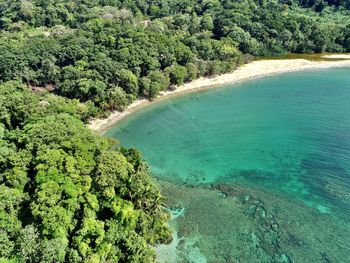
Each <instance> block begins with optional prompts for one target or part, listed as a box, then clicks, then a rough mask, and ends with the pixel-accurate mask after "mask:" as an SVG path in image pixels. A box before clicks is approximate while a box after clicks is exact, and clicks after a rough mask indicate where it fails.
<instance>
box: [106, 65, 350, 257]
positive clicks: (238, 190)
mask: <svg viewBox="0 0 350 263" xmlns="http://www.w3.org/2000/svg"><path fill="white" fill-rule="evenodd" d="M349 72H350V69H349V68H342V69H326V70H315V71H303V72H297V73H287V74H281V75H276V76H272V77H266V78H262V79H257V80H251V81H247V82H244V83H240V84H235V85H228V86H225V87H222V88H220V89H211V90H207V91H203V92H199V93H194V94H187V95H184V96H181V97H176V98H171V99H169V100H165V101H162V102H159V103H157V104H154V105H152V106H150V107H147V108H144V109H142V110H141V111H138V112H136V113H134V114H132V115H130V116H129V117H128V118H126V119H124V120H122V121H121V122H119V123H118V124H117V125H116V126H115V127H113V128H111V129H110V130H109V131H107V132H106V134H105V136H109V137H115V138H118V139H119V140H120V141H121V143H122V144H123V145H126V146H129V147H136V148H138V149H139V150H141V152H142V153H143V156H144V158H145V159H146V160H147V162H148V163H149V164H150V171H151V174H152V176H153V177H154V178H155V179H156V180H158V183H159V184H160V185H161V188H162V191H163V194H164V195H165V196H167V199H166V203H167V205H168V206H169V207H170V208H171V211H172V212H173V213H174V214H175V213H176V212H179V211H180V212H179V213H178V215H177V217H176V219H174V221H173V227H174V228H175V229H176V231H177V235H178V237H179V240H180V241H179V243H178V244H177V246H176V249H177V250H176V253H177V254H176V259H174V258H168V259H167V260H168V262H176V261H177V262H350V256H349V255H350V174H349V172H350V133H349V131H350V74H349ZM165 257H166V255H165ZM161 260H164V259H161Z"/></svg>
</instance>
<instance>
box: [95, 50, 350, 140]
mask: <svg viewBox="0 0 350 263" xmlns="http://www.w3.org/2000/svg"><path fill="white" fill-rule="evenodd" d="M339 56H341V57H339ZM324 57H325V58H327V59H329V58H332V59H339V58H341V59H342V60H339V61H337V60H336V61H310V60H306V59H282V60H258V61H254V62H251V63H248V64H246V65H243V66H242V67H239V68H238V69H236V70H235V71H233V72H232V73H227V74H223V75H220V76H216V77H211V78H199V79H196V80H194V81H192V82H189V83H186V84H184V85H181V86H178V87H176V89H175V90H173V91H164V92H162V93H161V94H160V95H159V96H158V97H157V98H156V99H154V100H152V101H149V100H147V99H138V100H136V101H135V102H133V103H132V104H130V105H129V106H128V107H127V109H126V110H125V111H123V112H119V111H115V112H113V113H112V114H111V115H110V116H109V117H107V118H105V119H93V120H92V121H91V122H90V123H89V124H88V127H89V128H90V129H91V130H93V131H96V132H97V133H100V134H102V133H103V132H105V131H106V130H107V129H108V128H110V127H111V126H113V125H114V124H116V123H117V122H118V121H120V120H121V119H123V118H124V117H126V116H127V115H129V114H131V113H133V112H135V111H136V110H139V109H141V108H143V107H145V106H147V105H150V104H153V103H156V102H158V101H160V100H163V99H165V98H168V97H171V96H174V95H179V94H183V93H187V92H193V91H197V90H200V89H204V88H209V87H219V86H222V85H225V84H230V83H238V82H242V81H245V80H249V79H255V78H261V77H265V76H270V75H275V74H279V73H285V72H293V71H300V70H307V69H323V68H331V67H350V54H342V55H338V54H335V55H326V56H324Z"/></svg>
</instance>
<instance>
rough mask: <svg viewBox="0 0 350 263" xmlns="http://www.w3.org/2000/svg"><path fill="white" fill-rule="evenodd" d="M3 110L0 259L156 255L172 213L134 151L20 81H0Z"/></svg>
mask: <svg viewBox="0 0 350 263" xmlns="http://www.w3.org/2000/svg"><path fill="white" fill-rule="evenodd" d="M0 112H1V115H0V200H1V203H0V262H151V261H153V259H154V254H153V251H152V249H151V248H150V245H153V244H155V243H156V242H164V241H166V240H167V239H169V238H170V235H169V230H168V228H167V225H166V220H167V214H166V213H165V212H164V211H163V210H162V207H161V204H162V203H161V200H162V199H161V196H160V193H159V191H158V190H157V188H156V187H155V186H154V185H153V183H152V182H151V180H150V177H149V176H148V174H147V166H146V165H145V164H144V163H143V162H142V160H141V156H140V154H139V153H138V152H137V151H136V150H133V149H129V150H127V149H124V148H122V147H119V146H118V147H117V146H116V145H115V143H114V142H112V141H108V140H107V139H102V138H99V137H97V136H96V135H94V134H92V132H91V131H90V130H88V129H87V128H86V127H85V126H84V124H83V122H82V121H81V120H80V119H83V118H85V117H86V113H87V112H88V110H87V108H86V106H85V105H82V104H80V103H79V102H77V101H71V100H67V99H63V98H61V97H57V96H55V95H45V96H38V95H35V94H33V93H32V92H31V91H30V90H29V89H28V88H26V87H25V86H23V85H21V84H19V83H18V82H13V81H12V82H6V83H4V84H2V85H0Z"/></svg>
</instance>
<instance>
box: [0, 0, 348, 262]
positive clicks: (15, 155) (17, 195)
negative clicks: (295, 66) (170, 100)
mask: <svg viewBox="0 0 350 263" xmlns="http://www.w3.org/2000/svg"><path fill="white" fill-rule="evenodd" d="M349 9H350V1H349V0H345V1H338V0H327V1H324V0H310V1H308V0H301V1H294V0H280V1H272V0H237V1H228V0H200V1H194V0H162V1H160V0H135V1H131V0H125V1H122V0H74V1H73V0H23V1H12V0H0V188H1V190H0V195H1V202H0V262H94V263H95V262H96V263H97V262H153V261H154V260H155V256H154V251H153V248H152V247H153V246H154V245H155V244H157V243H164V242H169V241H170V240H171V235H170V230H169V229H168V225H167V222H168V220H169V215H168V214H167V213H166V212H165V210H164V207H163V197H162V196H161V193H160V191H159V190H158V188H157V186H156V185H155V184H154V183H153V182H152V179H151V177H150V176H149V173H148V168H147V164H146V163H145V162H144V161H143V160H142V156H141V154H140V153H139V152H138V151H137V150H135V149H126V148H124V147H122V146H121V145H120V144H119V143H118V142H117V141H112V140H110V139H105V138H101V137H99V136H98V135H96V134H94V133H93V132H91V131H90V130H89V129H88V128H86V126H85V123H87V122H88V121H89V120H90V119H91V118H92V117H101V116H106V115H108V113H110V112H111V111H113V110H123V109H125V107H126V106H127V105H129V104H130V103H131V102H132V101H134V100H135V99H137V98H138V97H146V98H149V99H152V98H155V97H156V96H157V95H158V94H159V93H160V92H161V91H164V90H167V89H169V88H175V87H176V86H177V85H181V84H183V83H184V82H187V81H191V80H193V79H196V78H198V77H201V76H213V75H218V74H222V73H225V72H229V71H232V70H234V69H235V68H236V67H238V66H240V65H242V64H244V63H247V62H249V61H251V60H253V59H254V57H257V56H278V55H283V54H286V53H319V52H350V20H349V19H348V17H349V15H350V13H349V12H350V11H349Z"/></svg>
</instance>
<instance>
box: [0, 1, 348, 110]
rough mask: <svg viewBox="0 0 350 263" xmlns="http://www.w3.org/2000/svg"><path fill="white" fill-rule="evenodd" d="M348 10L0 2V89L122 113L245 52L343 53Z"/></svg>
mask: <svg viewBox="0 0 350 263" xmlns="http://www.w3.org/2000/svg"><path fill="white" fill-rule="evenodd" d="M301 7H307V8H301ZM349 7H350V6H349V1H331V0H321V1H313V0H310V1H309V0H308V1H304V0H303V1H294V0H280V2H276V1H271V0H264V1H260V0H259V1H258V0H242V1H221V0H220V1H219V0H218V1H194V0H171V1H170V0H164V1H145V0H138V1H121V0H108V1H106V0H84V1H82V0H79V1H68V0H50V1H42V0H31V1H8V0H0V29H1V33H0V81H2V82H6V81H9V80H13V79H17V80H19V81H23V82H24V83H26V84H27V85H29V86H32V87H43V88H50V87H53V88H51V89H49V90H53V92H54V93H55V94H59V95H63V96H66V97H68V98H75V99H78V100H79V101H81V102H89V103H90V105H93V106H96V107H98V108H99V109H100V110H102V111H108V110H115V109H118V110H122V109H123V108H125V106H126V105H127V104H129V103H130V102H131V101H132V100H133V99H134V98H136V97H138V96H148V97H150V98H153V97H155V96H157V94H158V93H159V92H160V91H162V90H165V89H167V88H168V87H169V86H170V85H172V84H176V85H179V84H182V83H183V82H184V81H187V80H192V79H194V78H196V77H198V76H203V75H215V74H221V73H224V72H227V71H229V70H232V68H234V67H235V66H236V65H238V64H241V63H244V62H245V58H246V56H244V54H251V55H256V56H263V55H278V54H283V53H286V52H294V53H311V52H324V51H330V52H342V51H350V49H349V43H350V36H349V25H350V24H349V23H350V22H349V20H348V19H347V17H348V15H349V11H347V10H346V8H349ZM161 74H162V75H164V77H163V76H162V75H161ZM155 75H158V76H160V77H161V79H160V80H157V79H155V78H154V77H155ZM164 78H165V80H164ZM121 89H122V90H121Z"/></svg>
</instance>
